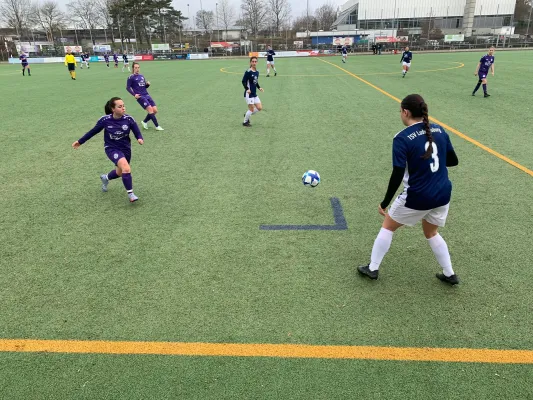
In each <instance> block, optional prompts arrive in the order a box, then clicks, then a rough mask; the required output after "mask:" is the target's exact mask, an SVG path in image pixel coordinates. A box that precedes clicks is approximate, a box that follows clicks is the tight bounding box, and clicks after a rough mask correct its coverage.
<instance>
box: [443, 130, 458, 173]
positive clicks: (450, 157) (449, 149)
mask: <svg viewBox="0 0 533 400" xmlns="http://www.w3.org/2000/svg"><path fill="white" fill-rule="evenodd" d="M457 165H459V159H458V158H457V154H455V150H454V148H453V146H452V142H451V140H450V136H448V134H446V166H447V167H455V166H457Z"/></svg>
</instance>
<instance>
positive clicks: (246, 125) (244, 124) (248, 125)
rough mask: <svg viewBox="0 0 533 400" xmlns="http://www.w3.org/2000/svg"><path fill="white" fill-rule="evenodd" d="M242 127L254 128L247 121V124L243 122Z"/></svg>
mask: <svg viewBox="0 0 533 400" xmlns="http://www.w3.org/2000/svg"><path fill="white" fill-rule="evenodd" d="M242 126H245V127H247V128H250V127H251V126H252V124H250V121H246V122H243V123H242Z"/></svg>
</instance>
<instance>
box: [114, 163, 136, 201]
mask: <svg viewBox="0 0 533 400" xmlns="http://www.w3.org/2000/svg"><path fill="white" fill-rule="evenodd" d="M117 167H119V168H120V169H121V170H122V183H123V184H124V187H125V188H126V192H127V193H128V198H129V199H130V202H132V203H133V202H134V201H137V200H139V198H138V197H137V196H135V194H133V179H132V177H131V167H130V163H129V162H128V159H127V158H126V157H122V158H120V159H119V160H118V161H117Z"/></svg>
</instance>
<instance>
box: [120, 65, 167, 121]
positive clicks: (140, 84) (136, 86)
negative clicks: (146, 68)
mask: <svg viewBox="0 0 533 400" xmlns="http://www.w3.org/2000/svg"><path fill="white" fill-rule="evenodd" d="M132 66H133V74H131V75H130V77H129V78H128V82H127V84H126V90H127V91H128V92H129V93H131V94H132V95H133V96H134V97H135V99H136V100H137V103H139V104H140V105H141V107H142V108H144V109H145V110H146V112H147V113H148V114H147V115H146V118H144V121H143V122H142V125H143V128H144V129H148V121H150V120H152V121H153V123H154V125H155V130H156V131H162V130H164V129H163V128H162V127H160V126H159V123H158V122H157V118H156V117H155V115H156V114H157V106H156V105H155V101H154V100H153V99H152V97H151V96H150V95H149V94H148V90H146V89H147V88H148V87H149V86H150V82H148V81H146V80H145V79H144V76H143V75H141V66H140V65H139V64H138V63H136V62H134V63H133V64H132Z"/></svg>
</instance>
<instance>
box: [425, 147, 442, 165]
mask: <svg viewBox="0 0 533 400" xmlns="http://www.w3.org/2000/svg"><path fill="white" fill-rule="evenodd" d="M428 147H429V142H426V145H425V146H424V149H425V150H426V151H427V149H428ZM431 147H432V148H433V152H432V153H431V158H433V162H432V163H430V164H429V168H430V169H431V172H437V171H438V170H439V155H438V151H437V145H436V144H435V143H433V142H432V143H431Z"/></svg>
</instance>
